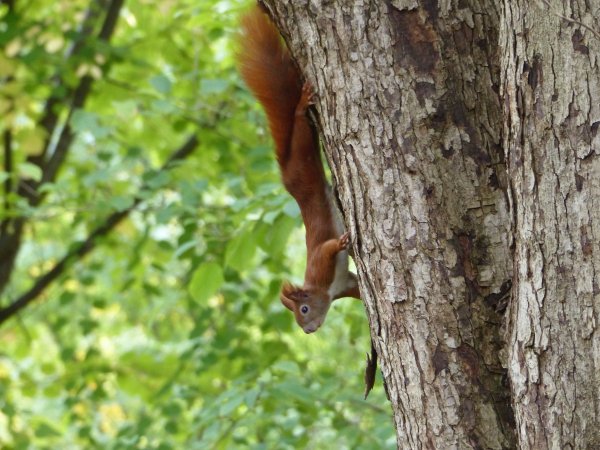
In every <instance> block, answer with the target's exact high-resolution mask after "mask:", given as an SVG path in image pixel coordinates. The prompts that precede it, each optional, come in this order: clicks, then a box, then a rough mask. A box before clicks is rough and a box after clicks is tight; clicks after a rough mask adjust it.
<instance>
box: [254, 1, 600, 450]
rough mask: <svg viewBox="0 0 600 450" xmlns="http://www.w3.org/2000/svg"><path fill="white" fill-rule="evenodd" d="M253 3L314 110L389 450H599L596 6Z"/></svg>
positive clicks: (599, 94) (548, 3)
mask: <svg viewBox="0 0 600 450" xmlns="http://www.w3.org/2000/svg"><path fill="white" fill-rule="evenodd" d="M266 3H267V4H268V5H269V9H270V10H271V13H272V14H273V16H274V17H275V18H276V20H277V22H278V24H279V25H280V27H281V29H282V30H283V34H284V35H285V37H286V40H287V41H288V43H289V46H290V48H291V50H292V53H293V54H294V55H295V56H296V57H297V59H298V61H299V64H300V66H301V67H302V68H304V73H305V74H306V77H307V78H308V79H309V80H310V81H311V82H312V83H313V84H314V85H315V86H316V90H317V93H318V96H319V101H318V102H317V110H318V122H319V125H320V127H321V131H322V135H323V140H324V142H325V147H326V151H327V154H328V157H329V159H330V161H331V163H332V172H333V174H334V177H335V179H336V180H337V182H338V189H339V193H340V198H341V202H342V205H343V208H344V212H345V218H346V223H347V226H348V228H349V229H350V231H351V233H352V236H353V237H354V250H355V253H356V255H357V259H356V264H357V266H358V269H359V274H360V280H361V293H362V296H363V298H364V299H365V303H366V307H367V311H368V315H369V320H370V325H371V336H372V338H373V341H374V343H375V346H376V348H377V351H378V353H379V355H380V361H381V366H382V371H383V375H384V380H385V383H386V390H387V393H388V396H389V398H390V400H391V403H392V407H393V411H394V419H395V424H396V428H397V438H398V444H399V447H400V448H512V447H515V446H516V445H519V446H520V447H522V448H594V447H596V446H598V444H599V441H598V439H599V438H598V433H597V431H596V430H597V429H598V425H599V423H598V415H597V414H596V412H595V411H596V410H597V406H598V399H599V398H600V397H599V395H598V392H599V391H600V380H599V379H598V370H597V363H596V361H597V359H598V355H599V354H598V350H597V348H598V343H599V340H598V334H597V333H596V332H595V331H596V317H597V314H598V308H599V307H600V304H599V298H600V297H599V294H598V288H597V285H598V280H597V277H596V275H595V274H596V271H597V268H598V264H600V259H599V258H600V256H599V255H600V250H599V248H598V239H597V237H595V236H598V232H597V230H596V229H597V227H598V224H599V223H600V222H599V217H598V213H597V212H596V211H597V210H598V209H597V208H594V204H595V202H596V200H595V199H597V198H598V194H600V191H599V184H598V182H597V180H598V179H600V178H599V175H600V168H599V167H598V158H597V155H598V152H600V145H599V144H600V142H599V139H600V137H598V124H599V123H600V109H599V105H600V85H599V82H600V76H599V75H600V74H599V68H598V64H597V63H596V60H597V58H598V54H599V50H600V39H599V36H600V35H599V31H598V28H597V27H598V22H597V20H596V19H595V18H597V17H598V14H599V11H600V10H599V6H598V5H597V3H596V4H590V3H585V2H559V1H543V2H508V1H507V2H504V4H497V3H495V2H487V1H485V0H483V1H481V0H472V1H471V0H467V1H461V2H450V3H448V2H446V3H441V2H440V3H438V2H431V1H424V2H419V1H388V2H353V3H352V2H351V3H348V2H343V1H339V2H338V1H332V2H326V3H325V2H303V3H298V2H284V1H267V2H266ZM506 162H508V163H506ZM594 230H596V231H594ZM511 286H512V288H511ZM510 293H512V302H511V307H510V310H509V313H508V315H507V317H508V320H507V321H505V320H503V315H502V314H503V312H504V309H505V307H506V304H507V297H508V296H509V294H510ZM505 333H506V336H509V339H508V344H509V345H508V346H507V348H505V346H504V344H503V342H504V338H503V337H504V336H505ZM507 350H508V351H507ZM506 368H510V372H509V375H510V377H511V383H510V388H512V389H510V388H509V386H508V383H507V379H506V375H507V371H506ZM511 395H512V405H511ZM511 406H512V408H511ZM513 411H514V413H513ZM515 420H516V426H515ZM515 431H516V432H515Z"/></svg>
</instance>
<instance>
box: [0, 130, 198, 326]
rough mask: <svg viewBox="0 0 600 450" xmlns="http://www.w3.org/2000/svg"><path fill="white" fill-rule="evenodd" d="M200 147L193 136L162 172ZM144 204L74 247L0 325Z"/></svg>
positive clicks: (2, 314)
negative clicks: (99, 239)
mask: <svg viewBox="0 0 600 450" xmlns="http://www.w3.org/2000/svg"><path fill="white" fill-rule="evenodd" d="M197 146H198V139H197V137H196V136H195V135H194V136H191V137H190V138H189V139H188V140H187V141H186V142H185V144H183V145H182V146H181V147H180V148H179V149H178V150H176V151H175V152H173V154H172V155H171V156H170V157H169V159H168V160H167V162H165V164H164V165H163V166H162V167H161V169H160V170H168V169H169V168H170V166H171V164H173V163H174V162H176V161H178V160H182V159H185V158H186V157H187V156H188V155H190V154H191V153H192V152H193V151H194V149H195V148H196V147H197ZM146 188H147V187H146V186H142V188H141V190H145V189H146ZM141 202H142V198H141V196H139V195H138V196H137V197H136V198H135V200H134V201H133V203H132V204H131V206H129V207H128V208H126V209H124V210H122V211H117V212H115V213H113V214H111V215H110V216H108V218H107V219H106V220H105V221H104V223H103V224H102V225H100V226H99V227H97V228H96V229H94V230H93V231H92V232H91V233H90V234H89V235H88V237H87V238H86V239H85V241H83V242H82V243H81V244H79V245H78V246H76V247H73V248H72V249H71V250H70V251H68V252H67V254H66V255H65V256H63V258H62V259H61V260H60V261H59V262H57V263H56V264H55V265H54V267H52V269H50V270H49V271H48V272H46V273H45V274H44V275H42V276H41V277H39V278H38V279H37V280H36V282H35V283H34V285H33V286H32V287H31V289H29V290H28V291H27V292H25V293H24V294H23V295H21V296H20V297H19V298H17V299H16V300H15V301H14V302H12V303H11V304H10V305H8V306H7V307H6V308H2V309H0V325H1V324H3V323H4V322H6V321H7V320H8V319H9V318H11V317H12V316H14V315H15V314H16V313H18V312H19V311H20V310H21V309H23V308H25V307H26V306H27V305H28V304H29V303H31V301H33V300H34V299H35V298H37V297H38V296H39V295H40V294H41V293H42V292H43V291H44V290H45V289H46V288H47V287H48V285H49V284H50V283H52V282H53V281H54V280H56V279H57V278H58V277H59V276H60V275H61V274H63V273H64V272H65V270H66V269H67V268H68V267H69V266H70V265H71V264H72V263H73V261H74V260H78V259H81V258H83V257H84V256H85V255H87V254H88V253H89V252H90V251H91V250H93V249H94V247H95V246H96V242H97V240H98V238H100V237H102V236H105V235H107V234H108V233H109V232H110V231H111V230H113V229H114V228H115V227H116V226H117V225H118V224H119V223H120V222H121V221H122V220H123V219H124V218H126V217H127V216H128V215H129V213H130V212H131V211H132V210H133V209H134V208H135V207H137V206H138V205H139V204H140V203H141Z"/></svg>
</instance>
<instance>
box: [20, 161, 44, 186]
mask: <svg viewBox="0 0 600 450" xmlns="http://www.w3.org/2000/svg"><path fill="white" fill-rule="evenodd" d="M18 167H19V175H20V176H21V177H23V178H29V179H30V180H33V181H37V182H39V181H42V169H40V168H39V167H38V166H36V165H35V164H31V163H28V162H23V163H21V164H19V166H18Z"/></svg>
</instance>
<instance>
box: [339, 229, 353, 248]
mask: <svg viewBox="0 0 600 450" xmlns="http://www.w3.org/2000/svg"><path fill="white" fill-rule="evenodd" d="M338 245H339V247H340V250H346V249H347V248H348V246H349V245H350V233H349V232H348V231H346V232H345V233H344V234H342V235H341V236H340V239H339V241H338Z"/></svg>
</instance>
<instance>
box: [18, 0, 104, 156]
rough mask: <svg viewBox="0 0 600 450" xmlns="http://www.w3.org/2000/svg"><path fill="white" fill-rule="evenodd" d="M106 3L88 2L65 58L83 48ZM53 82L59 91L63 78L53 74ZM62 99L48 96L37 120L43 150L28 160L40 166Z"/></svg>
mask: <svg viewBox="0 0 600 450" xmlns="http://www.w3.org/2000/svg"><path fill="white" fill-rule="evenodd" d="M106 4H107V0H100V1H98V2H91V3H90V6H89V8H88V9H87V11H86V13H85V17H84V19H83V21H82V22H81V25H80V27H79V32H78V35H77V39H76V40H75V41H74V42H73V45H72V46H71V48H70V49H69V50H68V51H67V52H66V54H65V57H66V59H69V58H72V57H74V56H77V55H78V54H79V53H80V52H81V50H83V48H84V43H85V42H86V40H87V38H88V37H89V36H91V34H92V33H93V31H94V24H95V23H96V20H97V18H98V15H99V13H100V11H102V10H103V9H105V8H106ZM105 22H106V20H105ZM53 84H54V86H53V90H54V91H55V92H56V91H60V90H61V88H63V87H64V80H62V79H61V78H60V77H59V76H55V77H54V80H53ZM71 92H72V91H71ZM71 92H69V93H68V94H67V96H69V95H70V94H71ZM62 100H63V97H62V96H61V97H58V96H55V95H52V96H50V98H49V99H48V100H47V101H46V105H45V106H44V113H43V114H42V118H41V119H40V121H39V125H40V127H41V128H43V129H44V130H45V131H46V141H45V142H44V150H43V152H42V153H41V154H40V155H35V156H31V157H30V158H29V162H31V163H33V164H36V165H38V166H40V167H41V166H42V165H43V162H44V159H45V157H46V153H47V151H48V147H49V145H50V140H51V139H52V136H53V134H54V132H55V129H56V126H57V123H58V112H57V107H58V106H59V105H60V103H61V101H62Z"/></svg>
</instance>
